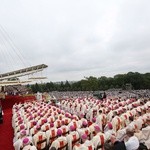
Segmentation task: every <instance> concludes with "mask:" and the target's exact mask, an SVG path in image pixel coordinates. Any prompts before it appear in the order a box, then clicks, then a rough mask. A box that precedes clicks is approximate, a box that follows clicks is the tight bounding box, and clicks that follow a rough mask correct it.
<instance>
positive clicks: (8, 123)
mask: <svg viewBox="0 0 150 150" xmlns="http://www.w3.org/2000/svg"><path fill="white" fill-rule="evenodd" d="M33 99H35V97H34V96H28V97H20V96H7V97H6V99H5V100H3V101H2V108H3V112H4V116H3V124H0V149H1V150H14V148H13V137H14V136H13V128H12V106H13V104H15V103H19V102H24V101H28V100H33Z"/></svg>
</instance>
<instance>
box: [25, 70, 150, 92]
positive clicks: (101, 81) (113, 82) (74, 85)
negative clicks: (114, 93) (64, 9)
mask: <svg viewBox="0 0 150 150" xmlns="http://www.w3.org/2000/svg"><path fill="white" fill-rule="evenodd" d="M127 84H128V85H131V86H132V89H135V90H139V89H150V73H145V74H141V73H138V72H128V73H127V74H117V75H115V76H114V77H105V76H101V77H98V78H96V77H93V76H90V77H85V78H84V79H82V80H80V81H77V82H69V81H65V82H63V81H61V82H60V83H55V82H47V83H41V84H38V83H36V84H32V85H27V87H28V88H30V89H31V90H32V91H33V92H38V91H39V92H50V91H98V90H108V89H113V88H115V89H117V88H121V89H126V85H127Z"/></svg>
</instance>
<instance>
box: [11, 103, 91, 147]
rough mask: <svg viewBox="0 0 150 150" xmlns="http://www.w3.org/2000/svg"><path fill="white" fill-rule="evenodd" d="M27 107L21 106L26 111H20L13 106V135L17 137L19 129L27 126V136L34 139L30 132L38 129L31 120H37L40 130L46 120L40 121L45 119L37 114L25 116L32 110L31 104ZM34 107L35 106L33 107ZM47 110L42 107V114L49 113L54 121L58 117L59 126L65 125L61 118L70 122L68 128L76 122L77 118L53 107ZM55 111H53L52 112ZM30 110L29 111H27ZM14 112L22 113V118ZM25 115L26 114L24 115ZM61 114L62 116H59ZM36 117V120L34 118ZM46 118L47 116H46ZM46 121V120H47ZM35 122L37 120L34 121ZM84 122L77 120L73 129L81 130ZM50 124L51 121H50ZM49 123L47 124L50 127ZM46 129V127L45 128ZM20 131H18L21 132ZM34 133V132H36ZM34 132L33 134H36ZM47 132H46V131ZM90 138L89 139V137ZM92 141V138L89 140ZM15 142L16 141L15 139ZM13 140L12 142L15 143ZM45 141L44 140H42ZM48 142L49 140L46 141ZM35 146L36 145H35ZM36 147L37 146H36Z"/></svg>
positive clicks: (20, 109)
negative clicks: (29, 124)
mask: <svg viewBox="0 0 150 150" xmlns="http://www.w3.org/2000/svg"><path fill="white" fill-rule="evenodd" d="M43 105H44V106H46V104H43ZM27 106H28V105H24V106H23V108H26V109H22V107H19V108H18V107H15V106H14V109H13V112H14V115H13V122H12V123H13V127H14V129H15V135H18V131H19V128H20V127H21V126H22V128H20V129H21V130H22V129H24V128H25V126H27V127H26V128H25V129H27V131H28V132H29V134H30V136H33V137H34V132H32V131H36V130H37V131H38V128H39V127H37V126H36V127H34V126H33V125H35V123H34V121H33V120H32V119H33V118H34V120H36V119H39V120H38V122H37V123H38V125H40V126H41V128H40V129H42V128H43V125H46V123H47V120H43V119H41V118H43V117H45V116H44V115H41V114H39V115H38V116H34V115H33V116H31V115H29V116H28V115H27V114H29V112H30V111H31V110H30V109H31V108H33V107H32V106H31V104H29V107H27ZM34 106H35V105H34ZM37 108H38V109H41V110H42V107H41V104H39V107H37ZM48 108H49V109H48V110H46V107H44V109H43V110H42V111H43V112H45V114H47V113H48V114H49V113H51V115H49V117H55V120H57V119H58V118H59V117H60V116H61V117H60V118H59V121H60V120H61V122H60V123H61V124H62V125H63V124H64V123H65V124H66V122H65V121H64V120H62V118H68V119H70V120H71V121H70V126H71V125H72V124H71V123H73V120H75V121H77V120H78V119H79V118H77V117H71V116H69V113H68V115H67V113H66V114H65V115H64V114H63V113H64V112H63V111H60V110H59V109H57V108H55V107H52V109H51V107H49V106H48ZM54 109H55V110H54ZM29 110H30V111H29ZM33 110H35V107H34V109H33ZM50 110H51V111H53V112H56V113H53V112H50ZM16 111H17V112H19V111H20V112H21V113H22V116H21V113H18V115H16ZM26 113H27V114H26ZM34 113H35V111H33V114H34ZM61 113H62V114H61ZM19 114H20V115H19ZM21 117H23V118H24V119H23V120H22V119H21ZM36 117H37V118H36ZM47 117H48V116H47ZM47 119H48V118H47ZM36 121H37V120H36ZM84 121H85V119H80V120H78V123H77V124H76V125H75V128H76V127H77V128H81V122H82V123H83V122H84ZM19 122H20V124H19ZM29 122H32V123H33V124H32V123H31V124H32V126H33V127H32V128H31V129H30V131H29V128H30V126H28V123H29ZM50 122H51V121H50ZM50 122H48V124H49V125H50ZM22 123H24V127H23V125H22ZM37 123H36V124H37ZM54 124H55V129H56V128H60V126H57V123H56V122H54ZM18 125H19V126H18ZM73 125H74V123H73ZM47 127H48V126H47ZM33 128H36V130H34V129H33ZM21 130H20V131H21ZM37 131H36V132H37ZM36 132H35V133H36ZM46 132H47V131H46ZM45 138H46V139H48V137H47V136H45ZM80 138H81V135H80ZM90 138H91V137H90ZM91 139H92V138H91ZM15 140H16V139H15ZM15 140H14V141H15ZM44 140H45V139H44ZM33 141H34V142H33V143H34V144H35V140H33ZM48 141H49V140H48ZM35 145H36V144H35ZM46 145H49V143H47V144H46ZM36 147H37V146H36Z"/></svg>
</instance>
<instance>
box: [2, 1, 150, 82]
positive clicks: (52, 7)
mask: <svg viewBox="0 0 150 150" xmlns="http://www.w3.org/2000/svg"><path fill="white" fill-rule="evenodd" d="M149 6H150V1H149V0H0V73H4V72H6V71H12V70H14V69H20V68H23V67H24V66H25V67H29V66H32V65H38V64H42V63H45V64H47V65H48V68H47V69H46V70H45V71H44V72H43V73H42V75H43V76H47V77H48V80H49V81H53V82H54V81H62V80H63V81H65V80H71V81H72V80H73V81H74V80H81V79H83V78H84V77H88V76H95V77H100V76H102V75H105V76H107V77H109V76H111V77H112V76H114V75H116V74H121V73H127V72H129V71H133V72H140V73H145V72H150V9H149V8H150V7H149ZM5 31H6V32H7V34H6V32H5ZM10 37H11V40H12V41H11V40H10ZM12 42H13V43H14V44H15V48H14V46H13V44H12ZM21 60H22V61H21Z"/></svg>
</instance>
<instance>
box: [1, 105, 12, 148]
mask: <svg viewBox="0 0 150 150" xmlns="http://www.w3.org/2000/svg"><path fill="white" fill-rule="evenodd" d="M3 111H4V116H3V124H0V149H4V150H14V148H13V128H12V125H11V119H12V109H11V108H10V109H5V110H3Z"/></svg>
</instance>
